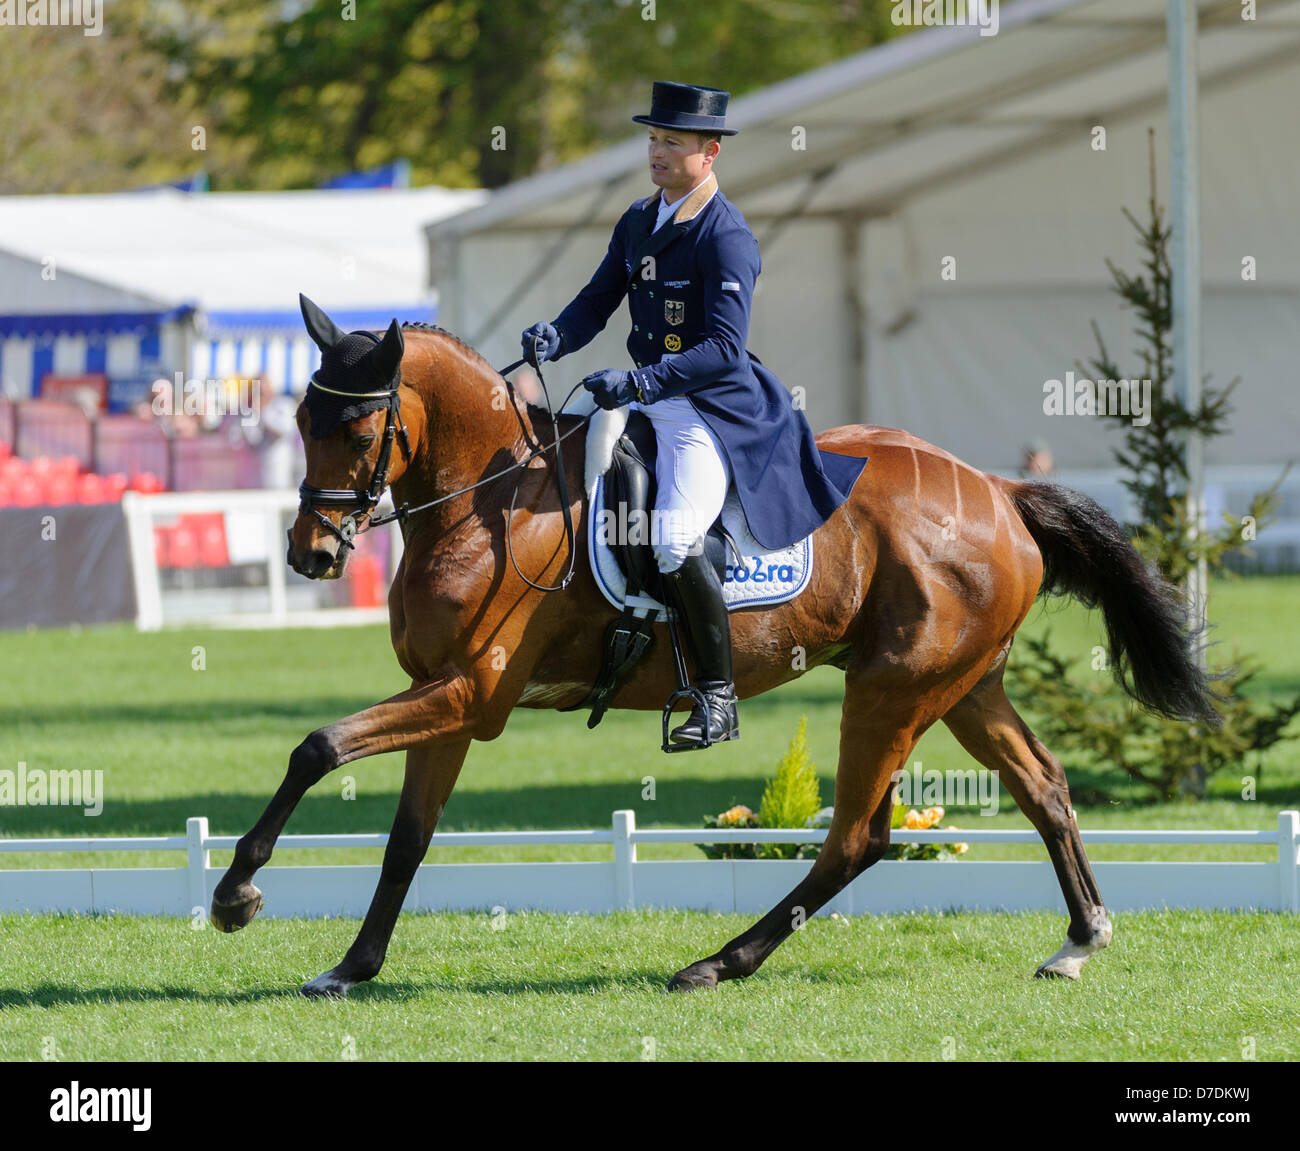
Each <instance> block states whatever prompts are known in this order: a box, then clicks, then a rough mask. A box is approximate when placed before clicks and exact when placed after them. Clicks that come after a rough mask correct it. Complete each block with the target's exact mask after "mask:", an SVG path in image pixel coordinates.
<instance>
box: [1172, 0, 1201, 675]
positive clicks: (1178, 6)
mask: <svg viewBox="0 0 1300 1151" xmlns="http://www.w3.org/2000/svg"><path fill="white" fill-rule="evenodd" d="M1166 4H1167V7H1166V25H1167V29H1168V44H1169V178H1170V183H1171V187H1172V194H1173V212H1172V224H1173V237H1172V239H1173V250H1172V260H1173V264H1172V272H1173V300H1172V305H1173V353H1174V355H1173V359H1174V387H1175V388H1176V389H1177V393H1178V397H1179V399H1180V400H1181V401H1182V402H1183V404H1184V405H1185V406H1186V407H1187V408H1188V409H1189V410H1195V409H1196V408H1198V407H1199V406H1200V403H1201V204H1200V189H1199V177H1200V155H1199V150H1198V132H1199V128H1198V124H1197V108H1196V102H1197V80H1196V59H1197V52H1196V46H1197V45H1196V37H1197V4H1196V0H1166ZM1187 476H1188V484H1187V504H1188V507H1187V510H1188V515H1189V516H1190V517H1191V519H1192V524H1193V526H1194V530H1195V532H1196V534H1197V535H1201V534H1203V533H1204V531H1205V493H1204V487H1205V475H1204V459H1203V447H1202V441H1201V436H1200V433H1198V432H1194V431H1193V432H1190V433H1189V434H1188V437H1187ZM1206 592H1207V588H1206V564H1205V558H1204V556H1202V557H1201V559H1200V561H1199V562H1198V563H1197V565H1196V567H1195V568H1194V569H1193V570H1192V571H1191V572H1190V573H1189V574H1188V579H1187V598H1188V607H1189V615H1190V619H1191V621H1192V624H1193V626H1195V627H1200V626H1201V625H1203V623H1204V621H1205V613H1206ZM1197 646H1198V649H1199V648H1200V645H1199V644H1198V645H1197ZM1204 658H1205V656H1204V651H1203V650H1202V651H1201V659H1202V662H1203V661H1204Z"/></svg>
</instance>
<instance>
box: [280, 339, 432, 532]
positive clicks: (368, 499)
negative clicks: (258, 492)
mask: <svg viewBox="0 0 1300 1151" xmlns="http://www.w3.org/2000/svg"><path fill="white" fill-rule="evenodd" d="M365 334H366V335H367V336H371V338H373V339H375V343H379V340H378V339H377V338H375V337H374V335H373V333H371V332H366V333H365ZM401 382H402V375H401V372H400V370H399V372H398V374H397V376H396V377H395V378H394V380H393V386H392V387H391V388H386V389H384V390H382V391H378V392H360V393H358V392H341V391H339V390H338V389H337V388H328V387H326V386H325V385H324V384H322V383H321V382H320V381H319V380H317V379H316V377H315V376H312V379H311V383H309V384H308V385H307V386H308V387H311V388H317V389H319V390H320V391H322V392H328V393H330V395H334V396H347V397H349V398H350V399H359V400H374V399H379V398H381V397H383V398H386V399H387V400H388V410H387V413H386V414H385V416H384V439H383V443H382V444H381V445H380V447H379V459H378V460H377V461H376V463H375V470H374V472H373V473H371V476H370V486H369V487H367V488H318V487H316V486H314V485H313V484H309V483H308V482H307V481H306V480H303V482H302V483H301V484H300V485H299V487H298V514H299V515H306V514H307V513H308V512H310V513H311V514H312V515H314V516H315V517H316V518H317V519H318V520H319V521H320V523H321V525H322V526H323V527H325V528H326V529H327V530H328V531H329V532H330V533H331V534H332V535H334V536H337V537H338V540H339V543H341V544H342V545H343V546H344V547H346V548H348V549H352V548H355V547H356V545H355V544H354V543H353V542H352V539H353V537H354V536H355V535H356V534H357V532H358V531H366V530H368V528H371V527H374V526H375V521H374V519H373V518H372V517H371V513H372V512H373V511H374V510H375V507H376V506H377V505H378V503H379V501H380V499H381V498H382V496H383V494H384V489H385V488H386V487H387V486H388V463H389V461H390V460H391V459H392V455H393V440H395V439H396V438H397V437H398V436H400V437H401V442H402V457H403V458H404V459H405V460H406V462H407V463H408V464H409V463H410V462H411V440H410V437H409V436H408V435H407V434H406V425H405V424H404V423H403V422H402V401H401V399H400V397H399V396H398V394H397V393H398V389H399V388H400V387H401ZM318 505H319V506H321V507H327V508H356V507H360V508H361V510H360V511H357V512H349V513H348V514H347V515H345V516H344V517H343V518H342V519H341V520H340V521H339V522H338V524H337V525H336V524H335V523H334V521H333V520H331V519H330V518H329V517H328V516H325V515H322V514H321V513H320V512H319V511H317V510H316V509H317V506H318ZM362 505H364V506H362ZM358 516H365V517H366V521H367V527H364V528H358V527H357V517H358Z"/></svg>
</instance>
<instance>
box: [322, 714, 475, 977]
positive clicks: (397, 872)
mask: <svg viewBox="0 0 1300 1151" xmlns="http://www.w3.org/2000/svg"><path fill="white" fill-rule="evenodd" d="M469 743H470V741H469V740H468V739H463V740H456V741H447V742H444V743H439V744H436V745H432V746H426V747H418V748H411V749H410V750H409V751H408V752H407V753H406V779H405V782H404V783H403V784H402V798H401V800H400V801H399V802H398V805H397V816H396V818H395V819H394V820H393V830H392V831H391V832H390V833H389V836H388V847H387V848H386V849H385V851H384V866H383V870H382V871H381V873H380V876H379V886H378V887H376V888H375V894H374V897H373V898H372V899H371V901H370V910H369V911H368V912H366V919H365V922H364V923H363V924H362V925H361V931H360V933H359V934H358V935H357V938H356V941H355V942H354V943H353V944H352V946H351V947H350V948H348V953H347V954H346V955H345V956H344V957H343V960H342V962H341V963H339V965H338V966H337V967H334V968H332V969H331V970H329V971H327V972H325V973H324V974H323V975H318V976H317V977H316V978H315V979H313V980H312V981H311V982H310V983H308V984H305V985H304V986H303V988H302V993H303V994H304V995H306V996H309V997H316V996H331V997H336V998H337V997H342V996H346V995H347V993H348V990H349V988H351V987H353V986H354V985H355V984H357V983H362V982H364V981H365V980H367V979H373V978H374V977H375V976H376V975H378V974H379V969H380V968H381V967H382V966H383V965H384V956H385V954H386V953H387V951H388V941H389V940H390V939H391V938H392V935H393V928H394V926H396V924H397V916H398V913H399V912H400V911H401V910H402V901H403V900H405V898H406V892H407V889H408V888H409V887H410V886H411V880H412V879H414V878H415V872H416V869H417V868H419V866H420V862H421V860H423V859H424V856H425V853H426V852H427V851H428V850H429V840H430V839H431V838H432V837H433V831H434V828H435V827H437V825H438V820H439V819H440V818H441V817H442V810H443V808H444V807H446V805H447V800H448V798H449V797H450V796H451V791H452V788H453V787H455V786H456V778H457V776H459V775H460V768H461V764H463V763H464V762H465V753H466V752H467V751H468V750H469Z"/></svg>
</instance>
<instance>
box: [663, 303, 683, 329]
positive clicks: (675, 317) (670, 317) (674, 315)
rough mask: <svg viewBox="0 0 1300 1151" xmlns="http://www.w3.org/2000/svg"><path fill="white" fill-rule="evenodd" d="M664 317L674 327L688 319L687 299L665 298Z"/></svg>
mask: <svg viewBox="0 0 1300 1151" xmlns="http://www.w3.org/2000/svg"><path fill="white" fill-rule="evenodd" d="M664 319H665V320H667V321H668V322H669V323H670V324H672V325H673V327H676V326H677V325H678V324H680V323H682V321H684V320H685V319H686V301H685V300H665V301H664Z"/></svg>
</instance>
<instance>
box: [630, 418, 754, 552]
mask: <svg viewBox="0 0 1300 1151" xmlns="http://www.w3.org/2000/svg"><path fill="white" fill-rule="evenodd" d="M630 406H631V407H632V408H634V409H639V410H640V411H642V412H644V413H645V415H646V418H647V419H648V420H649V421H650V423H651V424H652V425H653V426H654V430H655V443H656V455H655V483H656V487H657V491H656V494H655V506H654V511H653V514H652V515H651V518H650V540H651V546H652V549H653V551H654V555H655V562H656V563H658V565H659V570H660V571H661V572H671V571H676V570H677V569H678V568H679V567H681V566H682V561H683V560H685V559H686V556H687V555H688V554H689V553H690V550H691V545H692V544H693V543H695V541H696V540H698V539H699V538H700V537H701V536H702V535H704V533H705V532H707V531H708V530H709V528H711V527H712V526H713V521H714V520H716V519H717V518H718V513H719V512H720V511H722V503H723V501H724V500H725V499H726V498H727V488H728V487H729V486H730V485H731V469H730V467H729V466H728V465H727V453H726V452H725V451H724V450H723V448H722V445H721V444H720V443H719V442H718V438H717V436H715V435H714V434H713V432H712V431H710V430H709V428H708V426H707V425H706V424H705V423H704V421H703V420H702V419H700V416H699V413H698V412H696V410H695V408H694V407H693V406H692V405H691V402H690V400H688V399H686V397H685V396H674V397H673V398H671V399H667V400H660V401H659V402H658V403H657V404H648V405H646V406H644V407H642V406H641V405H640V404H637V403H633V404H631V405H630Z"/></svg>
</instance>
